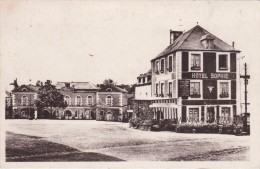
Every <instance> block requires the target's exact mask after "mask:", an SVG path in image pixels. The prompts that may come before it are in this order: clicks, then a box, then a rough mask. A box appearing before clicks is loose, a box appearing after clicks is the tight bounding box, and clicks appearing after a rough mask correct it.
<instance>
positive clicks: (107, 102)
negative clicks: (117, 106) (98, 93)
mask: <svg viewBox="0 0 260 169" xmlns="http://www.w3.org/2000/svg"><path fill="white" fill-rule="evenodd" d="M106 105H108V106H112V105H113V98H112V96H107V97H106Z"/></svg>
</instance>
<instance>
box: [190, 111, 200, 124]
mask: <svg viewBox="0 0 260 169" xmlns="http://www.w3.org/2000/svg"><path fill="white" fill-rule="evenodd" d="M198 120H199V108H189V121H192V122H193V121H198Z"/></svg>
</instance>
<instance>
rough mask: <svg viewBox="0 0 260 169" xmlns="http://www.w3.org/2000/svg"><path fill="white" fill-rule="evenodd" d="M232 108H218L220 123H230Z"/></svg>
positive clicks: (227, 106)
mask: <svg viewBox="0 0 260 169" xmlns="http://www.w3.org/2000/svg"><path fill="white" fill-rule="evenodd" d="M232 111H233V110H232V106H229V105H225V106H221V107H220V123H229V122H231V121H232V116H233V113H232Z"/></svg>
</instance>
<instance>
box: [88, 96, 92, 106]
mask: <svg viewBox="0 0 260 169" xmlns="http://www.w3.org/2000/svg"><path fill="white" fill-rule="evenodd" d="M92 99H93V98H92V96H88V97H87V105H88V106H92V105H93V100H92Z"/></svg>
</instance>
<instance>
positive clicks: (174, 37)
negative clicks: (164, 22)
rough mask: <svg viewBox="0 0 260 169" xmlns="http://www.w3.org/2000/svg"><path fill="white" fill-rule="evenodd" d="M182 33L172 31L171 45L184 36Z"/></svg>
mask: <svg viewBox="0 0 260 169" xmlns="http://www.w3.org/2000/svg"><path fill="white" fill-rule="evenodd" d="M182 33H183V32H182V31H173V30H171V29H170V45H171V44H173V42H174V41H175V40H176V39H177V38H178V37H179V36H180V35H181V34H182Z"/></svg>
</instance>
